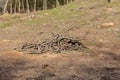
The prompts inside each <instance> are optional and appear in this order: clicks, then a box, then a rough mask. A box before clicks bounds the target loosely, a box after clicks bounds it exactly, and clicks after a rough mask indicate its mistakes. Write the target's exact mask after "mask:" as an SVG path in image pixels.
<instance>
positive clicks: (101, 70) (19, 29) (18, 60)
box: [0, 0, 120, 80]
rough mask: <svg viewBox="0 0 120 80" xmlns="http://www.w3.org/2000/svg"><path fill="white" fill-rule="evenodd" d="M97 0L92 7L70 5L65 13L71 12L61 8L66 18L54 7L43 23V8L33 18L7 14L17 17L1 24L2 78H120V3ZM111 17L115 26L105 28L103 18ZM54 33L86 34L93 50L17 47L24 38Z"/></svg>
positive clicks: (85, 39) (84, 38)
mask: <svg viewBox="0 0 120 80" xmlns="http://www.w3.org/2000/svg"><path fill="white" fill-rule="evenodd" d="M79 1H80V0H78V2H75V4H76V5H80V4H81V5H82V4H83V3H85V4H86V2H88V3H89V1H90V0H86V1H84V0H82V1H83V3H81V2H79ZM91 1H93V2H92V3H91V2H90V3H89V4H88V5H86V6H82V7H81V6H79V7H78V6H77V8H73V9H67V10H68V11H66V10H65V11H66V12H64V14H66V15H65V16H67V15H70V16H67V17H65V16H64V15H63V13H60V16H61V15H62V17H63V16H64V18H65V19H64V20H63V19H62V18H60V19H59V20H58V19H57V18H56V17H54V16H52V15H51V14H49V12H48V15H49V16H45V17H47V19H46V22H45V23H43V24H39V23H40V21H41V15H42V14H40V15H38V13H39V12H38V13H36V14H35V18H32V19H30V20H29V19H28V18H29V17H28V16H27V17H28V18H26V16H24V15H22V16H17V17H12V18H11V17H10V18H9V19H8V18H7V19H6V18H3V17H2V18H1V20H0V22H1V23H3V22H10V20H11V19H15V20H16V22H15V23H13V24H12V23H11V25H9V26H7V27H5V28H1V29H0V80H120V23H119V19H120V17H119V16H120V14H119V13H120V11H119V10H116V5H115V4H113V7H112V8H111V7H110V8H109V7H105V6H104V3H102V1H101V3H100V4H98V2H99V1H95V2H94V0H91ZM115 1H118V0H114V2H115ZM116 4H117V3H116ZM83 5H84V4H83ZM64 9H65V8H64ZM62 10H63V9H62ZM57 11H58V10H57ZM70 11H71V12H70ZM69 12H70V13H69ZM54 13H55V11H54ZM73 13H74V14H73ZM88 14H89V15H88ZM30 16H31V14H30ZM42 17H43V16H42ZM57 17H58V15H57ZM23 18H24V19H25V20H22V21H21V19H23ZM58 18H59V17H58ZM67 18H68V19H67ZM3 19H5V21H3ZM42 19H43V18H42ZM31 20H32V21H31ZM24 22H25V23H26V24H27V25H26V24H25V23H24ZM33 22H34V23H33ZM109 22H112V23H114V25H113V26H112V27H111V26H110V27H107V28H106V27H101V24H102V23H109ZM28 24H29V25H28ZM7 25H8V24H7ZM52 33H54V34H57V33H59V34H62V35H70V36H71V37H75V38H78V39H82V40H81V42H82V43H83V44H84V45H85V46H86V47H88V48H89V51H85V52H74V51H68V52H65V53H64V52H63V53H60V54H55V53H45V54H23V53H22V52H17V51H15V50H13V49H14V48H16V47H18V46H20V45H22V44H24V43H34V42H38V41H40V42H42V41H43V40H45V39H49V38H51V36H52Z"/></svg>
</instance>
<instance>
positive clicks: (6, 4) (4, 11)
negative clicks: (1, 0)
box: [3, 0, 9, 14]
mask: <svg viewBox="0 0 120 80" xmlns="http://www.w3.org/2000/svg"><path fill="white" fill-rule="evenodd" d="M8 3H9V0H6V1H5V6H4V9H3V14H5V13H6V12H7V6H8Z"/></svg>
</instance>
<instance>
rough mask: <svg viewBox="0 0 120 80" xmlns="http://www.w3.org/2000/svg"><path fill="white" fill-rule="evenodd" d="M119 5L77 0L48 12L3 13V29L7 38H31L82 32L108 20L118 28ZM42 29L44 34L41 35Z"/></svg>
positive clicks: (119, 2) (0, 19)
mask: <svg viewBox="0 0 120 80" xmlns="http://www.w3.org/2000/svg"><path fill="white" fill-rule="evenodd" d="M119 8H120V1H119V0H114V1H113V2H112V3H111V4H108V3H107V0H76V1H75V2H73V3H70V4H68V5H66V6H61V7H58V8H55V9H51V10H48V11H38V12H36V13H31V14H29V15H28V14H22V15H20V14H15V15H5V16H0V28H1V30H4V31H5V32H1V33H3V34H4V38H5V39H19V38H20V39H31V37H33V36H34V38H38V37H39V38H40V39H45V38H48V35H49V34H52V33H55V34H56V33H61V34H68V31H70V30H73V31H75V30H77V29H81V31H82V28H83V27H85V28H86V29H87V28H92V29H94V30H96V27H98V26H100V24H102V23H105V22H114V23H115V26H117V27H119V26H120V23H119V22H120V10H119ZM88 30H89V29H88ZM94 30H93V31H94ZM83 31H85V30H83ZM41 32H44V33H45V35H40V34H41ZM75 32H76V31H75ZM95 32H96V31H95ZM101 33H102V32H101ZM6 35H7V36H6ZM11 35H12V36H11ZM75 35H77V34H76V33H75ZM78 35H79V34H78ZM8 36H9V37H8ZM35 36H37V37H35ZM34 38H33V39H34ZM33 39H31V40H33ZM90 44H92V42H91V43H90Z"/></svg>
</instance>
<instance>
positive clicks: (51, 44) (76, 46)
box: [16, 35, 86, 54]
mask: <svg viewBox="0 0 120 80" xmlns="http://www.w3.org/2000/svg"><path fill="white" fill-rule="evenodd" d="M84 49H86V47H85V46H84V45H83V44H82V43H81V42H80V41H79V40H77V39H73V38H71V37H63V36H59V35H58V36H56V37H55V38H54V39H52V40H46V41H44V42H42V43H34V44H24V45H22V47H20V48H19V49H16V50H18V51H21V52H24V51H25V52H28V53H37V54H40V53H46V52H55V53H61V52H62V51H73V50H75V51H81V50H84Z"/></svg>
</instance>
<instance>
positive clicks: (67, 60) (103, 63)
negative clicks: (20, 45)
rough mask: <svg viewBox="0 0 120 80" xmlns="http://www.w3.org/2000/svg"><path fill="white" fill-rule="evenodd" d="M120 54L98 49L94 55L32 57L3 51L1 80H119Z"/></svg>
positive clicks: (43, 55) (0, 55)
mask: <svg viewBox="0 0 120 80" xmlns="http://www.w3.org/2000/svg"><path fill="white" fill-rule="evenodd" d="M2 44H3V43H2ZM9 44H10V43H9ZM6 45H7V44H6ZM2 46H3V45H2ZM119 52H120V51H118V50H114V51H109V50H108V49H99V50H98V49H94V50H92V51H91V52H90V53H82V52H81V53H80V52H70V53H69V54H68V53H67V54H53V53H46V54H41V55H31V54H22V53H20V52H17V51H12V50H6V51H1V54H0V80H119V79H120V64H119V63H120V54H119Z"/></svg>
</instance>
